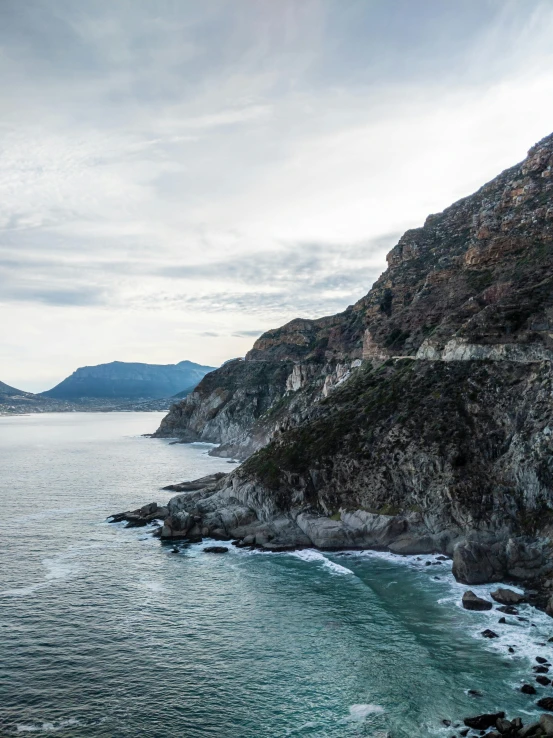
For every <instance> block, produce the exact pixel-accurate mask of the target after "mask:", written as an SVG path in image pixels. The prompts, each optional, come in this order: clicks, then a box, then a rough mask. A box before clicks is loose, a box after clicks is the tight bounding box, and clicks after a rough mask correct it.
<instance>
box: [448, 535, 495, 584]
mask: <svg viewBox="0 0 553 738" xmlns="http://www.w3.org/2000/svg"><path fill="white" fill-rule="evenodd" d="M452 572H453V576H454V577H455V579H457V581H459V582H465V583H466V584H486V583H487V582H498V581H500V580H501V579H503V578H504V576H505V574H506V557H505V546H502V545H501V544H485V543H479V542H477V541H461V542H459V543H457V544H456V546H455V548H454V549H453V567H452Z"/></svg>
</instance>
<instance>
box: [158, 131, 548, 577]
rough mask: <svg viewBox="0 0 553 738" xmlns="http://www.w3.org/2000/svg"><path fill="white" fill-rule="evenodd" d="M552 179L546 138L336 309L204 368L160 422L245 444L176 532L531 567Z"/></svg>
mask: <svg viewBox="0 0 553 738" xmlns="http://www.w3.org/2000/svg"><path fill="white" fill-rule="evenodd" d="M552 171H553V136H550V137H548V138H546V139H544V140H543V141H541V142H540V143H539V144H537V145H536V146H535V147H534V148H533V149H531V151H530V152H529V156H528V158H527V159H526V160H525V161H524V162H522V164H520V165H517V166H515V167H513V168H511V169H509V170H506V171H505V172H503V173H502V174H500V175H499V176H498V177H497V178H496V179H494V180H493V181H491V182H490V183H488V184H487V185H485V186H484V187H482V188H481V189H480V190H479V191H478V192H476V193H475V194H474V195H471V196H470V197H467V198H464V199H463V200H460V201H459V202H457V203H455V204H454V205H452V206H451V207H449V208H447V209H446V210H445V211H444V212H443V213H440V214H437V215H432V216H429V218H428V219H427V221H426V223H425V224H424V226H423V227H422V228H418V229H414V230H411V231H408V232H407V233H406V234H404V236H403V237H402V238H401V239H400V241H399V243H398V244H397V245H396V246H395V247H394V248H393V249H392V251H391V252H390V254H389V255H388V264H389V267H388V269H387V270H386V272H385V273H384V274H383V275H382V276H381V277H380V279H379V280H378V281H377V282H376V283H375V285H374V287H373V288H372V289H371V291H370V292H369V293H368V295H367V296H366V297H364V298H362V299H361V300H360V301H359V302H358V303H356V304H355V305H354V306H352V307H351V308H348V310H346V311H344V313H341V314H340V315H337V316H332V317H329V318H322V319H320V320H317V321H308V320H296V321H291V322H290V323H289V324H287V325H286V326H284V327H282V328H280V329H276V330H273V331H268V332H267V333H266V334H265V335H264V336H262V337H261V338H260V339H259V340H258V341H257V342H256V343H255V345H254V347H253V349H252V351H251V352H249V354H248V355H247V356H246V359H245V360H244V361H234V362H230V363H228V364H226V365H225V366H223V367H222V368H221V369H220V370H218V371H216V372H212V373H211V374H209V375H208V376H207V377H206V378H205V379H204V380H203V381H202V382H201V383H200V385H199V386H198V388H197V389H196V391H195V392H194V393H193V394H192V395H191V396H190V397H189V398H187V399H186V400H185V401H183V402H182V403H180V404H178V405H176V406H175V407H174V408H173V409H172V411H171V413H170V414H169V415H168V416H167V418H166V419H165V420H164V421H163V423H162V426H161V428H160V431H159V433H160V434H161V435H165V436H167V435H176V436H179V437H181V438H182V439H183V440H199V439H202V440H206V441H212V442H215V443H220V444H222V446H221V448H220V450H219V453H221V454H228V455H233V456H237V457H239V458H241V459H244V458H246V457H248V456H250V455H251V454H252V453H253V452H256V453H254V454H253V455H252V456H251V457H250V458H248V459H247V461H246V462H245V463H244V464H243V465H242V467H240V468H239V469H238V470H236V471H235V472H233V473H232V474H231V475H230V476H229V477H228V478H227V479H225V480H224V481H222V482H221V484H220V485H219V486H218V487H217V489H212V490H207V491H205V490H204V491H203V492H201V493H199V496H198V497H194V495H195V494H197V493H196V492H194V491H192V490H190V491H188V492H186V493H185V494H184V496H179V497H178V498H174V500H172V501H171V503H170V505H169V508H170V515H171V520H172V522H171V524H170V525H169V524H168V528H167V529H168V530H170V531H173V532H175V531H176V532H178V526H183V527H182V530H183V529H184V528H186V526H190V530H191V531H194V532H195V531H199V534H203V531H210V532H213V533H214V534H215V535H223V534H224V535H232V536H233V537H237V538H244V540H246V539H248V538H249V537H251V540H253V541H255V542H256V543H257V537H258V536H259V541H264V543H263V544H260V545H267V546H274V547H279V546H283V547H284V546H287V545H291V543H292V542H294V543H295V545H313V544H315V545H317V546H319V547H321V548H337V547H345V546H351V547H381V548H387V549H389V550H395V551H397V552H400V553H418V552H430V551H441V552H446V553H448V554H454V571H455V573H456V575H457V576H458V578H459V579H460V580H461V581H465V582H467V583H474V584H475V583H479V582H484V581H500V580H501V579H503V578H504V577H505V576H508V577H511V578H513V579H516V580H520V581H525V580H527V579H536V578H539V577H541V576H542V575H543V574H544V572H546V571H547V567H548V561H549V560H550V551H549V548H548V544H547V543H546V541H547V539H548V537H549V534H550V532H551V530H552V529H553V373H552V362H551V359H552V358H553V354H552V351H553V176H551V172H552ZM173 508H174V509H173ZM181 513H182V514H183V515H189V516H191V517H190V518H188V517H183V518H179V514H181ZM196 518H198V520H196ZM173 519H174V520H173Z"/></svg>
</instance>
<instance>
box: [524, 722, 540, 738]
mask: <svg viewBox="0 0 553 738" xmlns="http://www.w3.org/2000/svg"><path fill="white" fill-rule="evenodd" d="M541 732H542V727H541V725H540V724H539V723H531V724H530V725H527V726H526V727H524V728H521V729H520V730H519V731H518V735H519V738H530V736H533V735H538V734H541Z"/></svg>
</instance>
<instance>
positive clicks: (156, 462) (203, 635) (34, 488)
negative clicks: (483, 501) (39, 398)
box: [0, 413, 553, 738]
mask: <svg viewBox="0 0 553 738" xmlns="http://www.w3.org/2000/svg"><path fill="white" fill-rule="evenodd" d="M160 417H161V414H157V413H133V414H105V415H104V414H66V415H43V416H38V415H37V416H29V417H15V418H14V417H12V418H7V417H4V418H0V494H1V501H2V516H1V521H0V536H1V540H2V546H1V548H0V572H1V582H0V625H1V629H0V654H1V664H0V735H2V736H11V735H18V734H21V733H26V732H29V733H33V734H36V735H56V736H60V737H63V736H67V737H69V736H79V737H80V736H87V737H88V736H99V737H103V736H106V737H107V736H109V737H119V736H121V737H127V736H129V737H130V736H146V737H148V738H149V737H152V738H154V737H155V738H174V737H175V736H182V737H183V738H198V737H200V736H201V737H204V736H206V737H207V736H213V738H254V737H255V738H266V737H267V738H269V737H270V738H273V737H274V738H277V737H278V738H280V737H282V738H284V737H285V736H294V737H298V738H300V737H306V738H307V737H309V738H353V737H354V736H384V735H386V732H388V731H389V732H390V735H391V736H393V738H407V736H409V737H410V738H413V737H417V736H428V735H443V736H451V735H454V734H455V730H454V729H453V728H449V729H445V728H443V726H441V720H442V719H443V718H450V719H453V720H456V719H459V718H462V717H463V716H466V715H470V714H475V713H477V712H482V711H485V710H487V709H497V708H504V709H506V710H507V711H508V712H509V713H511V714H512V713H513V712H515V711H516V712H517V713H518V714H521V715H523V714H524V712H523V711H527V712H531V711H532V704H533V699H532V698H531V697H525V696H524V695H521V694H520V693H518V692H516V691H515V688H516V686H517V685H519V684H520V681H521V679H522V678H523V677H526V678H528V677H529V675H530V673H531V672H530V665H531V659H532V658H533V656H534V655H535V654H537V653H540V654H543V653H546V655H547V648H544V647H543V646H539V645H538V644H539V643H543V642H544V640H545V639H546V638H547V637H549V636H551V635H553V627H551V626H550V623H552V624H553V621H552V620H551V619H549V618H546V616H544V615H541V614H539V613H535V612H533V611H531V610H528V613H529V617H530V619H531V621H532V622H533V623H534V625H535V626H536V627H533V625H532V622H528V623H524V622H519V621H516V619H514V618H508V620H509V622H510V624H509V625H507V626H498V625H497V619H498V614H496V613H491V614H490V613H468V612H465V611H463V610H462V609H461V608H460V607H459V599H460V595H461V594H462V592H463V589H464V588H463V587H461V586H460V585H456V584H455V583H454V582H453V580H452V578H451V574H450V565H449V563H447V562H446V563H441V564H438V565H433V566H425V562H426V560H427V559H428V560H432V561H433V560H434V558H433V557H421V559H420V560H417V559H416V558H410V559H406V558H396V557H392V556H384V555H375V554H370V553H361V554H347V553H346V554H336V555H326V554H324V555H323V554H322V553H319V552H315V551H303V552H299V553H295V554H259V553H249V552H245V551H238V550H233V551H232V552H231V553H229V554H227V555H224V556H216V555H209V554H205V553H203V552H202V547H203V546H202V544H195V545H192V546H189V547H188V548H185V547H183V548H182V549H181V552H180V553H179V554H178V555H176V554H173V553H171V546H166V545H162V544H161V543H160V542H159V541H158V540H156V539H153V538H151V537H150V536H149V535H148V534H147V532H146V531H145V529H134V530H126V529H124V528H123V527H122V526H121V525H109V524H107V523H106V522H105V518H106V516H108V515H109V514H110V513H112V512H116V511H120V510H124V509H128V508H130V507H135V506H138V505H140V504H143V503H145V502H149V501H151V500H157V501H158V502H163V501H165V500H166V499H168V497H169V493H165V492H161V491H160V490H159V488H160V487H161V486H163V485H164V484H168V483H170V482H174V481H181V480H183V479H186V478H193V477H196V476H200V475H202V474H205V473H208V472H212V471H219V470H223V471H229V470H230V469H232V468H233V467H232V465H230V464H228V463H227V462H226V461H225V460H221V459H215V458H211V457H209V456H207V455H206V454H207V450H208V447H206V446H201V445H192V446H183V445H170V444H169V442H167V441H164V440H153V439H147V438H143V437H141V434H142V433H146V432H149V431H152V430H153V429H154V428H155V427H156V426H157V424H158V422H159V419H160ZM436 577H438V578H436ZM484 589H485V588H484ZM485 627H493V628H494V629H496V630H498V632H501V634H502V637H501V639H498V641H493V642H488V641H485V640H484V639H482V638H481V637H480V635H479V632H480V631H481V630H482V629H483V628H485ZM509 644H513V645H515V646H516V654H515V655H514V656H510V655H509V654H508V653H507V646H508V645H509ZM548 647H549V648H550V644H548ZM468 689H477V690H480V691H481V692H482V693H483V696H482V697H481V698H474V697H470V696H469V695H468V694H467V693H466V691H467V690H468ZM534 699H535V698H534Z"/></svg>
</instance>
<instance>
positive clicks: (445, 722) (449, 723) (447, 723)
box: [442, 720, 451, 728]
mask: <svg viewBox="0 0 553 738" xmlns="http://www.w3.org/2000/svg"><path fill="white" fill-rule="evenodd" d="M442 725H445V727H446V728H449V726H450V725H451V720H442Z"/></svg>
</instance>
